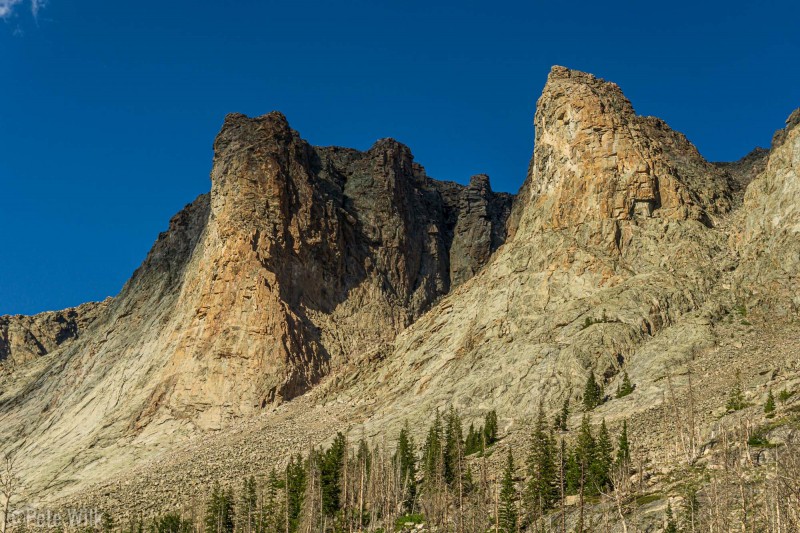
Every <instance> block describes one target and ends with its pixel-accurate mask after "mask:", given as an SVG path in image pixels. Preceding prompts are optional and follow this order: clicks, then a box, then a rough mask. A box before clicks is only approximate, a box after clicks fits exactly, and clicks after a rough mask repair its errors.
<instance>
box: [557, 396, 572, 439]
mask: <svg viewBox="0 0 800 533" xmlns="http://www.w3.org/2000/svg"><path fill="white" fill-rule="evenodd" d="M568 419H569V397H566V398H564V405H562V406H561V413H560V414H559V417H558V427H557V428H556V429H558V430H561V431H567V430H568V429H569V428H568V427H567V420H568Z"/></svg>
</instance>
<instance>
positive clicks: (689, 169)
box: [0, 67, 800, 497]
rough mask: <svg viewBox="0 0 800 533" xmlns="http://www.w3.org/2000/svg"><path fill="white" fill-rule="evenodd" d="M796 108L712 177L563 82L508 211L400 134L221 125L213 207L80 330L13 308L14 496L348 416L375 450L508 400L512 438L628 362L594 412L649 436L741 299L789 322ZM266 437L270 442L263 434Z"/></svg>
mask: <svg viewBox="0 0 800 533" xmlns="http://www.w3.org/2000/svg"><path fill="white" fill-rule="evenodd" d="M792 117H793V118H791V119H790V121H789V124H788V125H787V128H786V130H783V131H782V132H779V133H778V134H777V135H776V137H775V141H774V143H773V149H772V151H771V153H770V156H769V162H768V164H767V165H766V169H765V170H764V171H763V172H760V171H759V169H760V168H761V167H760V165H761V161H762V159H761V158H762V157H763V156H762V155H760V154H754V155H752V156H750V157H749V158H746V159H745V160H743V161H742V162H739V163H736V164H732V165H718V164H711V163H708V162H706V161H705V160H704V159H703V158H702V157H701V156H700V154H699V153H698V151H697V150H696V149H695V147H694V146H693V145H692V144H691V143H689V141H688V140H687V139H686V138H685V137H684V136H683V135H681V134H679V133H677V132H674V131H672V130H671V129H670V128H669V127H668V126H667V125H666V124H665V123H664V122H663V121H660V120H658V119H655V118H652V117H641V116H638V115H636V114H635V112H634V110H633V108H632V106H631V104H630V102H629V101H628V100H627V99H626V98H625V97H624V95H623V94H622V92H621V90H620V89H619V87H617V86H616V85H615V84H613V83H610V82H606V81H604V80H601V79H598V78H595V77H594V76H592V75H590V74H586V73H582V72H577V71H572V70H568V69H565V68H562V67H554V68H553V70H552V71H551V73H550V75H549V77H548V81H547V84H546V86H545V88H544V91H543V93H542V96H541V98H540V99H539V101H538V104H537V111H536V116H535V127H536V143H535V147H534V152H533V157H532V159H531V163H530V167H529V171H528V175H527V178H526V180H525V183H524V185H523V187H522V190H521V191H520V194H519V195H518V196H517V197H516V198H515V199H514V202H513V206H512V205H511V204H512V201H511V197H510V196H509V195H505V194H502V193H494V192H493V191H492V190H491V187H490V185H489V182H488V178H486V177H485V176H476V177H474V178H473V179H472V180H471V182H470V184H469V185H468V186H466V187H465V186H461V185H457V184H454V183H447V182H437V181H435V180H433V179H431V178H430V177H428V176H427V175H426V173H425V171H424V169H423V168H422V167H421V166H420V165H419V164H417V163H416V162H415V161H414V158H413V156H412V154H411V152H410V150H409V149H408V148H407V147H405V146H403V145H402V144H400V143H398V142H396V141H393V140H391V139H383V140H380V141H378V142H376V143H375V145H374V146H372V147H371V148H370V149H369V150H367V151H365V152H360V151H356V150H350V149H345V148H338V147H313V146H311V145H309V144H308V143H306V142H305V141H304V140H303V139H302V138H301V137H300V135H299V134H298V133H297V132H295V131H293V130H292V129H291V127H290V126H289V124H288V122H287V121H286V119H285V117H284V116H283V115H281V114H279V113H270V114H268V115H265V116H262V117H257V118H249V117H246V116H244V115H230V116H228V117H227V118H226V120H225V123H224V125H223V127H222V130H221V131H220V133H219V135H218V137H217V139H216V142H215V145H214V150H215V157H214V166H213V170H212V174H211V181H212V184H211V192H210V193H209V194H207V195H202V196H200V197H199V198H197V199H196V200H195V201H194V202H193V203H192V204H190V205H188V206H186V208H184V210H182V211H181V212H180V213H179V214H178V215H176V216H175V217H174V218H173V219H172V220H171V222H170V227H169V229H168V231H166V232H165V233H163V234H162V235H160V236H159V238H158V240H157V241H156V243H155V245H154V246H153V248H152V250H151V252H150V254H149V255H148V257H147V259H146V260H145V261H144V263H143V264H142V266H141V267H140V268H139V269H138V270H137V271H136V272H135V273H134V275H133V277H132V278H131V280H130V281H129V282H128V284H126V286H125V287H124V288H123V290H122V292H121V293H120V294H119V295H118V296H117V297H116V298H114V299H113V300H111V301H109V302H107V303H105V304H103V306H102V307H98V308H97V310H96V311H92V313H94V314H92V315H91V316H93V317H94V318H93V319H92V320H91V321H89V320H88V319H86V320H83V319H79V318H75V321H76V322H75V323H76V324H77V331H78V335H77V337H76V336H75V335H73V334H72V333H69V334H68V335H67V337H68V339H67V340H64V341H62V342H60V343H58V342H55V341H53V342H54V343H53V344H52V347H51V348H48V346H51V345H50V344H47V343H46V342H45V341H43V340H42V339H50V338H51V337H52V338H54V339H55V338H56V337H58V335H59V334H55V333H54V334H44V333H42V330H43V329H46V330H47V331H56V328H53V327H51V326H47V327H45V326H35V324H38V323H42V324H44V323H46V322H47V321H46V320H42V319H36V318H35V317H34V318H32V319H22V318H14V320H16V324H17V326H14V327H15V328H17V329H19V326H18V325H19V324H23V323H24V324H28V325H27V326H25V327H26V328H27V330H26V331H29V332H31V334H30V335H26V334H23V335H22V336H21V337H19V338H22V339H23V340H22V341H15V342H14V346H16V348H13V349H12V351H13V352H14V353H18V354H27V353H29V352H30V354H33V355H18V356H14V357H16V358H17V359H20V360H23V359H27V362H24V363H21V364H19V365H18V369H17V370H15V372H14V373H13V374H11V375H6V376H0V421H2V423H0V445H2V446H4V448H8V449H11V450H14V451H17V452H20V453H21V457H23V458H24V459H23V460H22V468H23V471H22V475H23V476H24V477H25V478H26V480H27V483H28V485H27V490H28V494H30V495H31V496H32V497H52V496H53V495H64V494H67V493H69V492H70V491H75V490H77V489H78V488H81V487H83V486H85V485H86V484H88V483H89V482H91V481H98V480H105V479H106V478H110V477H113V476H116V475H117V473H118V472H129V473H130V472H132V470H131V468H132V466H133V465H136V464H137V463H140V462H141V461H144V460H146V459H149V458H152V457H155V456H156V455H158V454H162V455H161V458H162V459H163V460H164V461H163V462H162V463H160V464H162V465H164V464H172V465H173V466H172V467H170V468H173V469H174V470H173V473H175V472H182V471H185V470H186V468H185V465H187V464H189V463H194V462H196V459H197V458H198V457H204V456H203V455H202V453H201V452H200V451H196V450H198V449H203V447H204V445H205V441H203V440H197V441H195V444H194V445H193V446H194V447H192V446H190V447H189V448H187V449H191V450H193V451H189V452H186V454H185V455H183V456H182V457H181V458H180V460H178V459H176V460H175V461H172V458H171V457H170V456H169V451H170V450H173V449H176V448H174V446H175V442H179V441H183V442H185V441H186V439H185V438H184V437H189V436H192V435H208V434H209V433H210V432H216V431H218V430H219V431H221V432H222V433H224V432H226V431H227V432H228V433H226V435H227V436H229V437H230V436H231V435H233V434H235V433H236V432H237V431H238V428H240V427H247V426H248V424H249V423H250V422H253V425H250V426H249V427H250V429H249V430H248V433H246V434H245V433H242V434H241V435H240V436H239V437H236V438H239V439H240V442H241V444H242V448H241V449H246V450H252V454H251V453H250V451H248V452H247V453H245V452H242V453H241V454H240V455H237V456H236V457H229V456H228V455H227V453H226V450H225V443H226V442H228V439H227V438H225V439H219V440H218V441H217V444H215V446H216V448H215V451H214V454H212V455H209V456H205V457H207V460H208V461H211V462H216V464H217V468H220V469H221V470H224V471H225V472H228V473H232V474H231V475H239V474H242V473H243V472H245V471H246V469H247V468H248V467H249V466H250V464H248V463H247V461H252V460H253V458H257V459H258V460H262V461H265V462H266V461H267V460H270V461H277V460H279V459H280V458H279V457H277V456H276V455H275V454H276V453H279V452H280V453H285V452H286V450H294V451H296V450H297V449H299V448H298V447H299V446H302V447H303V448H305V447H307V446H310V445H313V444H314V443H316V442H319V441H321V440H324V439H325V438H326V437H328V436H330V434H332V433H333V432H335V431H337V430H346V429H347V428H348V427H351V425H352V424H359V423H361V422H363V426H362V427H358V428H357V430H358V431H359V432H360V431H362V430H363V433H362V435H367V436H375V435H388V434H391V431H392V428H393V427H397V426H400V425H401V424H402V423H403V421H404V420H406V419H414V420H422V416H423V415H426V414H429V413H431V412H433V411H434V410H435V409H436V408H441V407H444V406H446V405H447V404H454V405H455V406H456V407H458V408H459V409H461V411H462V413H463V414H464V415H465V417H466V418H475V417H477V416H479V414H482V413H484V412H485V411H486V410H488V409H497V410H498V411H499V412H501V413H504V414H505V415H504V416H506V417H507V418H506V420H504V424H505V426H506V427H512V428H513V424H514V423H516V421H518V420H520V419H525V418H526V417H529V416H531V415H532V414H533V412H534V410H535V409H536V408H537V407H538V405H540V403H539V402H540V401H542V402H544V404H545V406H546V407H549V408H554V407H555V406H560V405H561V402H562V401H563V400H564V399H567V398H570V399H572V400H577V399H578V398H579V396H580V391H581V387H582V385H583V383H584V382H585V380H586V377H587V375H588V373H589V372H590V371H593V372H595V374H596V375H597V376H598V377H599V379H600V380H601V381H603V382H604V384H605V386H606V388H607V390H613V388H614V386H615V385H616V383H617V380H618V379H619V377H618V374H619V371H620V369H621V368H623V367H624V368H625V369H626V371H627V372H628V374H629V375H630V377H631V379H632V380H633V382H634V383H636V384H637V387H636V391H635V393H634V395H633V398H630V399H629V400H630V401H629V400H625V401H621V402H610V405H606V406H603V407H601V408H599V411H601V413H600V414H601V415H602V416H606V415H608V418H609V422H610V423H613V418H614V417H616V418H617V419H622V418H626V419H627V418H629V417H636V416H637V415H638V414H641V413H644V412H645V411H646V416H642V417H640V419H639V421H638V422H637V423H638V424H640V425H641V426H646V425H647V424H648V423H650V424H651V425H652V420H653V417H654V416H655V415H661V414H663V413H661V412H658V413H656V412H655V411H654V409H655V407H657V406H659V405H662V402H663V398H664V397H665V396H666V394H667V390H666V389H665V387H666V384H667V383H671V381H670V379H665V377H668V376H671V375H672V374H673V373H674V372H676V371H678V369H680V368H682V365H686V364H687V361H690V360H691V361H693V360H694V357H695V355H696V354H704V358H703V359H702V360H703V361H706V362H711V363H713V365H714V368H717V369H719V368H722V367H724V368H725V370H728V369H729V368H728V365H729V363H730V362H731V360H732V358H733V356H734V355H735V350H734V348H733V347H729V349H728V350H727V352H726V354H725V356H724V357H723V358H722V359H720V357H721V356H719V354H716V355H715V353H716V351H717V348H718V346H719V344H720V343H721V342H722V341H721V338H722V336H724V335H726V334H727V333H731V335H740V334H741V333H739V332H738V330H736V328H738V327H740V326H741V327H748V326H747V325H746V324H744V323H741V324H740V323H738V322H733V321H732V320H730V315H731V313H730V310H732V309H734V308H738V307H737V306H738V305H740V303H741V302H742V301H746V302H747V305H748V306H756V307H758V308H761V309H775V310H778V311H780V312H781V313H782V314H789V313H792V312H795V311H796V308H797V305H798V302H797V301H796V297H795V296H794V295H796V294H797V293H798V290H797V284H796V280H797V275H796V268H795V266H796V263H797V262H798V261H797V259H798V257H799V254H798V249H797V242H798V239H797V232H798V229H797V226H798V220H800V216H798V212H797V206H798V205H799V204H800V202H798V188H797V183H798V179H797V175H798V168H797V167H798V164H797V160H798V156H797V154H798V153H800V149H799V148H798V136H797V131H798V127H797V122H798V121H800V114H798V113H796V114H794V115H793V116H792ZM755 174H758V177H757V178H756V179H755V180H753V181H752V183H751V184H750V185H749V186H748V188H747V194H746V197H745V199H744V208H743V209H742V210H740V211H738V212H737V211H735V210H736V208H737V207H738V206H739V204H740V202H741V201H742V200H741V189H742V187H743V185H744V184H745V183H746V182H747V181H749V180H751V179H752V178H753V176H754V175H755ZM731 289H733V290H731ZM88 316H89V314H87V317H88ZM726 316H727V317H728V319H727V320H726V323H725V326H724V328H727V329H725V330H723V334H720V333H719V331H718V330H717V329H716V328H717V327H718V326H719V325H720V323H721V322H722V318H723V317H726ZM25 320H28V322H25ZM37 320H38V321H39V322H37ZM82 320H83V321H82ZM9 324H10V323H9ZM31 324H34V325H31ZM73 329H75V328H72V329H71V326H70V327H67V328H66V330H67V331H69V332H71V331H72V330H73ZM6 330H7V331H11V327H10V326H6ZM4 331H5V330H4ZM15 331H17V330H15ZM14 335H15V338H18V337H17V333H15V334H14ZM48 335H50V336H48ZM793 336H794V334H793V335H790V336H788V337H786V338H787V339H788V338H793ZM729 337H730V336H729ZM3 338H5V339H8V338H10V337H9V335H8V334H6V337H3ZM765 340H766V341H769V339H768V338H767V339H765ZM4 342H5V345H6V346H9V345H10V342H9V341H8V340H5V341H4ZM48 342H50V341H48ZM37 343H38V344H41V345H42V347H43V350H39V351H36V349H35V347H37V346H38V344H37ZM20 346H22V347H23V348H25V347H31V346H33V347H34V349H30V348H25V349H23V348H20ZM760 349H761V350H762V351H767V350H770V349H772V348H771V344H770V343H769V342H765V343H764V344H763V347H762V348H760ZM6 350H7V351H8V348H6ZM25 350H28V352H26V351H25ZM44 352H47V353H46V354H45V353H44ZM789 358H790V357H789V356H788V355H787V353H786V351H785V350H784V355H783V356H782V359H781V361H784V360H787V359H789ZM720 361H723V362H720ZM711 363H709V364H711ZM703 364H705V363H703ZM781 364H783V363H782V362H781ZM714 368H711V369H709V368H704V369H703V372H704V374H703V376H702V378H701V379H704V380H705V382H704V384H705V386H707V387H712V388H713V387H716V388H714V391H715V394H717V395H721V394H723V393H724V387H725V386H726V383H728V384H729V383H732V379H733V378H732V377H730V376H726V379H728V378H730V379H728V381H727V382H723V380H721V379H717V378H718V377H719V376H717V375H715V374H714V372H713V370H714ZM731 368H732V367H731ZM748 372H750V374H749V375H751V376H756V375H759V376H761V375H766V374H762V373H760V372H761V370H760V369H757V368H755V366H752V365H751V366H750V367H749V369H748ZM324 377H329V379H327V380H326V381H324V382H323V384H322V386H318V387H316V385H317V384H318V383H319V382H320V380H322V378H324ZM308 391H311V393H310V394H305V393H307V392H308ZM300 395H303V396H302V398H298V396H300ZM290 399H294V400H295V401H293V402H287V400H290ZM278 404H280V405H278ZM703 409H704V411H703V414H702V415H700V414H698V416H706V415H708V414H709V413H711V412H712V411H713V405H711V403H710V402H707V403H706V404H704V406H703ZM698 412H699V411H698ZM257 414H263V415H264V416H262V417H258V418H251V416H253V415H257ZM648 417H649V418H648ZM245 418H247V419H248V424H243V425H240V424H241V422H242V420H244V419H245ZM656 419H658V418H656ZM297 421H299V422H297ZM295 423H301V424H304V427H303V431H298V432H297V434H288V433H290V432H291V430H292V425H293V424H295ZM306 425H307V426H308V427H306ZM312 426H313V427H312ZM418 429H420V428H416V427H415V428H413V430H414V431H416V430H418ZM271 431H272V432H279V433H280V434H279V441H280V442H279V446H277V447H276V446H275V445H270V446H264V445H263V443H259V442H253V441H255V440H257V439H258V438H259V437H258V436H259V435H267V434H270V432H271ZM231 438H234V437H231ZM643 441H644V439H643ZM272 444H274V443H272ZM640 445H641V446H642V448H644V444H640ZM267 448H268V449H269V450H267ZM275 449H277V450H278V452H274V450H275ZM234 463H235V465H234ZM158 465H159V463H156V466H153V470H151V474H148V475H152V476H153V477H152V478H147V484H149V483H150V482H149V480H150V479H155V477H157V471H158V469H159V466H158ZM175 465H177V466H175ZM220 465H224V466H222V467H221V466H220ZM229 465H230V468H229ZM192 468H193V469H194V470H192V471H193V472H198V471H205V470H206V468H205V467H204V466H203V465H199V466H198V465H194V466H193V467H192ZM154 472H155V473H154ZM131 475H132V476H133V477H136V473H135V472H134V473H132V474H131ZM171 479H172V481H174V483H177V484H178V485H180V484H181V483H182V481H183V480H184V479H185V477H181V476H178V477H173V478H171ZM108 486H110V485H107V487H108ZM171 486H172V485H171ZM140 488H141V487H140ZM103 490H105V489H103ZM108 490H111V489H108ZM113 490H116V491H123V492H124V491H125V490H126V488H125V486H123V485H119V484H117V485H116V488H114V489H113ZM166 490H168V489H166V488H165V489H163V490H162V489H159V491H160V492H158V494H159V495H160V496H159V497H162V496H165V495H164V491H166ZM198 490H199V489H198ZM136 494H144V492H141V493H139V492H137V493H136Z"/></svg>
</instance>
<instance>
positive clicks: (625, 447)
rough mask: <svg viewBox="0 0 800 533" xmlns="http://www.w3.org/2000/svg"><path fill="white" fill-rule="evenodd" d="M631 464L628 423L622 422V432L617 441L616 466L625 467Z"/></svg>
mask: <svg viewBox="0 0 800 533" xmlns="http://www.w3.org/2000/svg"><path fill="white" fill-rule="evenodd" d="M630 462H631V445H630V443H629V442H628V421H627V420H623V421H622V431H621V432H620V434H619V440H618V441H617V466H618V467H626V466H625V465H628V464H630Z"/></svg>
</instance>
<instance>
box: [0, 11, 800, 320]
mask: <svg viewBox="0 0 800 533" xmlns="http://www.w3.org/2000/svg"><path fill="white" fill-rule="evenodd" d="M34 4H35V7H36V8H37V9H36V11H37V13H36V15H35V16H34V14H33V11H34V9H33V7H34V5H32V0H0V15H3V14H5V16H4V17H3V18H2V20H0V73H2V82H0V229H1V230H2V246H0V314H5V313H33V312H38V311H43V310H48V309H58V308H63V307H67V306H71V305H76V304H79V303H81V302H84V301H87V300H97V299H102V298H104V297H105V296H108V295H114V294H116V293H117V292H118V291H119V289H120V288H121V287H122V284H123V283H124V282H125V280H126V279H127V278H128V277H129V276H130V274H131V273H132V272H133V270H134V269H135V268H136V267H137V266H138V264H139V263H140V262H141V261H142V260H143V259H144V257H145V254H146V253H147V251H148V249H149V248H150V246H151V245H152V243H153V241H154V240H155V238H156V236H157V235H158V233H159V231H162V230H164V229H165V228H166V227H167V222H168V220H169V218H170V217H171V216H172V215H173V214H174V213H175V212H177V211H178V210H179V209H180V208H181V207H182V206H183V205H184V204H186V203H188V202H190V201H191V200H192V199H194V198H195V197H196V196H197V195H198V194H200V193H203V192H206V191H207V190H208V189H209V187H210V183H209V178H208V175H209V171H210V168H211V157H212V151H211V146H212V142H213V139H214V135H215V134H216V133H217V131H218V129H219V127H220V125H221V123H222V120H223V117H224V116H225V114H226V113H229V112H233V111H237V112H243V113H246V114H249V115H260V114H263V113H266V112H268V111H271V110H276V109H277V110H280V111H283V112H284V113H285V114H286V116H287V117H288V119H289V122H290V123H291V124H292V126H293V127H294V128H295V129H297V130H299V131H300V133H301V134H302V135H303V136H304V137H305V138H306V139H308V140H309V141H310V142H312V143H313V144H320V145H329V144H337V145H344V146H352V147H356V148H360V149H366V148H368V147H369V146H370V145H371V144H372V143H373V142H374V141H375V140H376V139H378V138H381V137H395V138H397V139H398V140H400V141H402V142H404V143H406V144H408V145H409V146H410V147H411V149H412V151H413V153H414V154H415V156H416V158H417V160H418V161H419V162H420V163H421V164H423V165H424V166H425V167H426V168H427V170H428V173H429V174H430V175H431V176H433V177H436V178H439V179H448V180H455V181H460V182H465V181H466V180H467V179H468V178H469V176H470V175H471V174H475V173H478V172H486V173H488V174H490V175H491V177H492V179H493V184H494V187H495V188H496V189H498V190H503V191H512V192H516V190H517V189H518V187H519V186H520V184H521V183H522V180H523V178H524V176H525V171H526V168H527V163H528V159H529V157H530V154H531V151H532V143H533V127H532V117H533V111H534V104H535V101H536V98H537V97H538V96H539V93H540V91H541V89H542V85H543V84H544V81H545V77H546V75H547V72H548V70H549V68H550V66H551V65H553V64H561V65H565V66H568V67H571V68H577V69H581V70H586V71H589V72H593V73H595V74H597V75H598V76H602V77H604V78H606V79H610V80H613V81H616V82H617V83H619V84H620V86H621V87H622V88H623V90H624V91H625V93H626V94H627V95H628V97H629V98H630V99H631V100H632V102H633V104H634V106H635V107H636V109H637V111H638V112H640V113H643V114H652V115H658V116H660V117H662V118H664V119H665V120H666V121H667V122H668V123H669V124H670V125H671V126H672V127H674V128H676V129H678V130H680V131H683V132H684V133H686V134H687V135H688V136H689V138H690V139H691V140H692V141H693V142H695V143H696V144H697V146H698V147H699V148H700V151H701V152H702V153H703V154H704V155H705V156H706V157H707V158H709V159H712V160H732V159H737V158H739V157H740V156H742V155H744V154H745V153H746V152H748V151H749V150H750V149H751V148H753V147H754V146H756V145H762V146H766V145H768V143H769V141H770V138H771V135H772V133H773V131H774V130H775V129H777V128H779V127H781V126H782V124H783V120H784V119H785V118H786V117H787V116H788V114H789V112H790V111H791V110H792V109H794V108H795V107H798V106H800V30H798V21H799V20H800V7H798V3H797V2H796V1H788V0H786V1H783V2H775V3H769V2H767V3H764V2H759V3H757V2H752V1H747V2H745V1H741V0H730V1H727V2H702V1H697V0H694V1H692V2H675V1H673V2H642V1H641V0H637V1H630V2H613V3H612V2H598V1H593V2H561V1H555V0H553V1H550V2H539V1H533V0H529V1H525V2H502V1H495V2H485V1H484V2H470V1H460V2H432V1H430V0H428V1H424V2H419V1H415V0H404V1H402V2H401V1H393V2H383V1H380V0H378V1H375V0H372V1H355V2H354V1H344V2H332V1H331V2H314V1H306V2H292V1H288V0H284V1H281V2H273V1H236V2H210V1H203V0H194V1H191V2H189V1H184V0H171V1H168V2H164V1H158V2H156V1H136V2H125V1H109V0H48V2H47V3H46V4H43V3H42V2H41V0H37V1H36V2H34Z"/></svg>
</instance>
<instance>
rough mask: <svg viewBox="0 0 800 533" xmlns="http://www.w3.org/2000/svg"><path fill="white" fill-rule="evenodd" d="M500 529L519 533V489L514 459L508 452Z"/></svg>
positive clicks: (501, 494) (508, 532) (509, 532)
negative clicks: (516, 483) (515, 478)
mask: <svg viewBox="0 0 800 533" xmlns="http://www.w3.org/2000/svg"><path fill="white" fill-rule="evenodd" d="M498 522H499V524H500V529H501V530H502V531H504V532H505V533H516V531H517V489H516V487H515V486H514V457H513V456H512V455H511V449H510V448H509V450H508V458H507V459H506V467H505V469H504V470H503V481H502V483H501V485H500V508H499V510H498Z"/></svg>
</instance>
